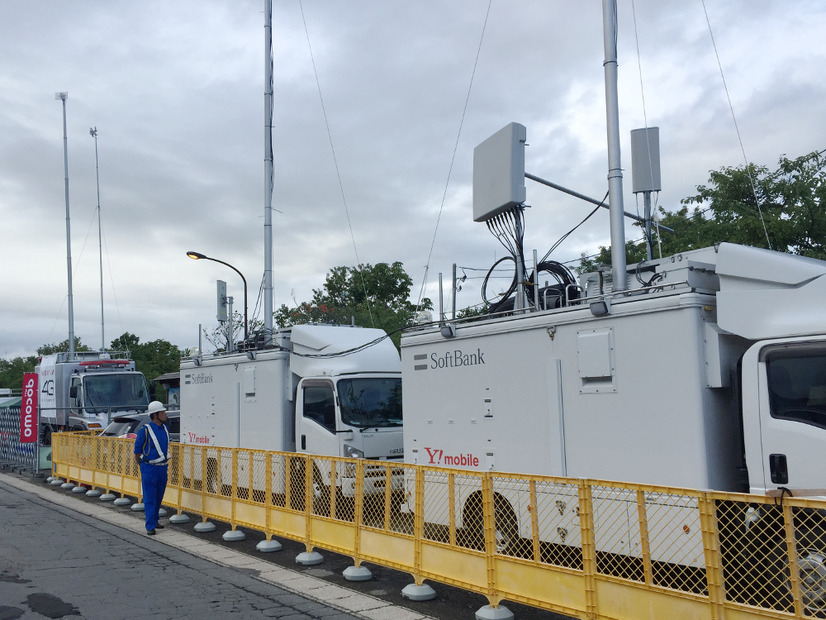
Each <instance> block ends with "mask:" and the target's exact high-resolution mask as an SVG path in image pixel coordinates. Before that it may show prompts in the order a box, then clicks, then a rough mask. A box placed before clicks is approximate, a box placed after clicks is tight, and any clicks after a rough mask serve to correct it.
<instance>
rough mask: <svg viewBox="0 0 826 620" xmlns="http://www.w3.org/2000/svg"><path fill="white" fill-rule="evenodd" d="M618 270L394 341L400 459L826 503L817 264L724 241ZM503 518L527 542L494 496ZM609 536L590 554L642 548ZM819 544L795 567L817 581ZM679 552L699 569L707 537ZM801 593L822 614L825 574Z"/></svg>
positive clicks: (821, 299)
mask: <svg viewBox="0 0 826 620" xmlns="http://www.w3.org/2000/svg"><path fill="white" fill-rule="evenodd" d="M627 271H628V274H629V281H630V282H631V284H629V287H630V290H626V291H623V292H616V293H612V292H611V291H610V290H607V289H604V288H602V287H601V284H600V283H601V282H602V281H603V279H602V276H601V274H585V275H583V276H581V277H580V286H579V287H576V286H573V287H568V288H567V289H560V288H559V287H558V288H557V289H556V291H555V292H556V293H558V296H557V298H556V303H555V304H554V303H551V304H549V309H545V310H538V311H527V310H525V311H524V312H521V313H520V312H519V311H516V312H511V313H509V314H508V315H507V316H498V317H483V318H481V319H480V318H476V319H473V320H469V321H466V322H463V323H458V322H457V323H455V324H452V325H448V326H447V327H449V329H444V327H445V326H444V325H443V326H442V327H443V329H440V328H439V327H438V326H430V327H422V328H421V329H417V330H413V331H409V332H407V333H405V334H404V336H403V337H402V375H403V377H404V418H405V422H404V424H405V428H404V432H405V435H404V440H405V455H406V457H407V459H408V460H409V461H410V462H413V463H419V464H424V465H434V466H461V467H463V468H467V469H476V470H484V471H502V472H520V473H523V472H524V473H529V474H542V475H553V476H566V477H576V478H596V479H603V480H618V481H627V482H638V483H645V484H654V485H667V486H672V487H688V488H696V489H712V490H722V491H737V492H748V493H753V494H758V495H764V494H766V493H769V494H773V493H778V494H779V493H781V492H788V493H790V494H792V495H794V496H797V495H815V496H824V495H826V489H824V487H826V263H824V262H822V261H817V260H812V259H806V258H802V257H799V256H792V255H788V254H783V253H779V252H772V251H767V250H759V249H754V248H749V247H743V246H739V245H734V244H728V243H723V244H720V245H719V247H713V248H707V249H703V250H696V251H692V252H686V253H684V254H680V255H677V256H672V257H669V258H664V259H660V260H653V261H650V262H645V263H642V264H640V265H637V266H630V267H629V268H628V270H627ZM554 306H555V307H554ZM443 483H444V479H443V478H442V479H441V482H440V481H439V479H435V478H434V479H432V480H431V482H429V483H428V484H431V485H437V484H443ZM456 486H457V490H456V493H457V496H456V513H455V515H454V517H455V520H456V524H457V527H462V525H463V522H464V524H465V525H468V520H471V521H472V522H481V521H480V516H479V515H477V514H475V512H474V511H478V510H479V509H480V506H481V505H480V504H479V502H478V500H477V499H476V498H475V497H474V495H475V491H476V490H478V486H477V487H470V486H468V487H467V488H462V482H461V480H460V479H459V478H456ZM786 490H787V491H786ZM412 492H413V488H412V486H411V488H409V489H408V494H411V493H412ZM434 492H438V491H437V490H435V489H434ZM521 497H522V498H523V500H524V495H522V496H521ZM541 499H542V501H545V502H547V501H550V502H551V505H553V503H554V502H555V501H558V502H559V503H558V504H557V505H558V506H566V507H567V508H566V510H568V511H574V512H575V511H576V508H577V502H576V493H575V492H574V497H573V501H571V499H572V498H571V497H561V496H560V497H558V498H541ZM626 499H627V498H626ZM610 500H611V498H607V497H606V498H602V499H601V500H600V501H610ZM410 506H411V507H412V503H411V504H410ZM435 508H437V509H436V510H434V511H433V512H432V514H425V516H424V520H425V522H426V523H436V524H441V525H446V524H447V518H448V515H447V514H446V513H445V511H439V510H438V508H439V507H435ZM671 509H672V510H673V511H676V512H679V511H680V510H681V508H680V507H679V506H672V507H671ZM425 510H426V512H427V508H426V509H425ZM685 510H689V508H686V509H685ZM693 510H694V511H695V513H696V508H694V509H693ZM574 512H571V514H570V515H569V516H570V518H571V520H572V522H573V521H574V520H576V515H575V514H574ZM496 513H497V529H499V530H500V531H499V532H498V534H499V536H500V537H501V538H500V541H501V542H502V544H503V545H506V544H507V543H508V541H509V539H510V540H512V539H513V538H514V537H518V536H522V537H525V536H527V537H530V535H531V515H530V513H529V511H528V506H526V505H525V503H524V501H522V502H521V503H520V500H519V499H518V498H517V494H516V493H514V494H512V495H511V494H509V491H508V490H506V489H503V490H501V492H497V496H496ZM677 516H679V515H677ZM821 521H822V519H821ZM632 522H633V520H632ZM744 525H745V524H743V523H742V522H741V523H740V526H739V530H738V531H741V532H742V531H743V529H744ZM695 530H696V531H695V532H693V535H695V536H698V537H699V536H700V532H699V528H695ZM565 534H568V538H567V539H566V538H565V537H564V535H565ZM542 537H543V541H544V542H548V543H555V544H560V545H565V544H568V545H578V544H579V539H578V530H577V528H576V527H575V525H574V526H572V527H570V528H546V529H545V530H544V531H543V532H542ZM631 539H632V540H633V536H632V537H631ZM611 540H616V541H618V542H617V548H605V547H604V546H603V547H602V548H599V549H598V551H607V552H611V553H625V554H628V553H631V554H638V553H640V551H639V549H636V550H635V549H632V548H628V547H627V546H626V547H624V548H623V547H620V546H619V541H621V540H625V541H627V540H629V538H628V536H617V537H615V538H611ZM815 540H817V541H819V542H818V543H816V544H819V545H820V548H818V549H814V550H809V552H807V553H806V554H805V559H801V560H800V561H801V562H803V561H805V562H806V563H807V564H806V566H805V567H804V566H801V568H806V570H807V571H808V573H809V574H812V570H814V571H815V574H820V575H822V574H824V572H826V553H824V549H826V537H823V536H816V537H815ZM599 544H600V543H599V541H598V545H599ZM603 544H604V543H603ZM683 545H684V547H683V548H688V549H699V556H698V557H686V558H682V559H680V558H677V557H675V556H674V555H671V556H670V561H678V562H681V563H685V564H688V565H693V566H703V557H702V544H699V546H691V545H685V543H683ZM652 553H655V554H656V553H657V552H656V551H655V550H652ZM663 553H670V554H673V553H674V552H673V550H668V549H666V550H664V551H663ZM666 557H667V556H666ZM802 557H803V554H801V558H802ZM653 559H655V560H657V559H662V557H660V558H658V557H654V558H653ZM813 564H816V565H817V566H814V565H813ZM817 584H819V585H817ZM806 587H809V588H810V591H809V592H808V594H807V599H808V600H809V602H810V603H813V605H814V607H816V608H817V609H819V610H823V609H826V582H824V581H823V580H822V579H821V578H818V579H817V580H816V585H815V586H814V588H815V590H811V587H812V586H806Z"/></svg>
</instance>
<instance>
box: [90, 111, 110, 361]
mask: <svg viewBox="0 0 826 620" xmlns="http://www.w3.org/2000/svg"><path fill="white" fill-rule="evenodd" d="M89 135H90V136H92V137H93V138H94V139H95V181H96V182H97V190H98V209H97V211H98V258H99V260H100V350H101V351H105V350H106V337H105V335H104V331H103V234H102V232H101V224H100V167H99V165H98V128H97V127H90V128H89Z"/></svg>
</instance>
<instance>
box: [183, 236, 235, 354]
mask: <svg viewBox="0 0 826 620" xmlns="http://www.w3.org/2000/svg"><path fill="white" fill-rule="evenodd" d="M186 255H187V256H189V258H191V259H192V260H211V261H213V262H216V263H221V264H222V265H226V266H227V267H229V268H230V269H232V270H233V271H234V272H235V273H237V274H238V275H239V276H241V279H242V280H243V281H244V342H246V341H247V337H248V336H249V334H248V333H247V279H246V278H245V277H244V274H243V273H241V272H240V271H238V269H236V268H235V267H233V266H232V265H230V264H229V263H225V262H224V261H222V260H218V259H217V258H210V257H209V256H207V255H205V254H201V253H200V252H193V251H192V250H190V251H189V252H187V253H186ZM231 320H232V317H231V316H230V321H231ZM231 325H232V324H230V326H231Z"/></svg>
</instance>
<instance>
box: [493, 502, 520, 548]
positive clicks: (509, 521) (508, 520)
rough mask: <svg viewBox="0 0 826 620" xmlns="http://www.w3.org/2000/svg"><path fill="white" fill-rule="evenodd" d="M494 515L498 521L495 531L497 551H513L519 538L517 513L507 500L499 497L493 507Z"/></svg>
mask: <svg viewBox="0 0 826 620" xmlns="http://www.w3.org/2000/svg"><path fill="white" fill-rule="evenodd" d="M493 517H494V521H495V522H496V525H495V529H494V531H493V536H494V540H495V542H496V553H508V552H512V551H513V550H514V549H515V548H516V547H517V544H516V543H517V541H518V540H519V527H518V525H517V523H516V515H515V514H514V513H513V508H511V505H510V504H509V503H508V501H507V500H505V499H503V498H501V497H497V498H496V503H495V504H494V508H493Z"/></svg>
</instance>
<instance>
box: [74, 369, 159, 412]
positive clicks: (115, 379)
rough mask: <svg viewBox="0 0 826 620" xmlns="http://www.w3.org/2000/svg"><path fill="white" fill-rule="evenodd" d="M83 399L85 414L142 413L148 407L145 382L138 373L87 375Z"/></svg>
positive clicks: (84, 382)
mask: <svg viewBox="0 0 826 620" xmlns="http://www.w3.org/2000/svg"><path fill="white" fill-rule="evenodd" d="M83 397H84V406H85V409H86V412H87V413H107V412H109V411H128V410H135V409H137V410H139V411H142V410H144V409H146V407H147V406H148V405H149V395H148V394H147V390H146V380H145V379H144V378H143V375H142V374H139V373H122V374H112V375H87V376H85V377H84V378H83Z"/></svg>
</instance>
